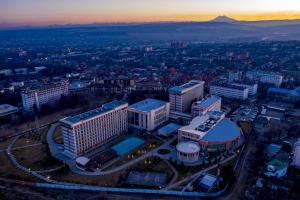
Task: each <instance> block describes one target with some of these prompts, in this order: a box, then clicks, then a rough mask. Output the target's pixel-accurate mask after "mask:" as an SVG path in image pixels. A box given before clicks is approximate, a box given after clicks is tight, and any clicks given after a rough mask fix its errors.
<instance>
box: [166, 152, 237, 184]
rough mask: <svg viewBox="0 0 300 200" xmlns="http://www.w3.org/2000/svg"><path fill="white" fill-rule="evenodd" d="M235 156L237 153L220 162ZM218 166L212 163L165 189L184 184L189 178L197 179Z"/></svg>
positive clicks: (222, 162)
mask: <svg viewBox="0 0 300 200" xmlns="http://www.w3.org/2000/svg"><path fill="white" fill-rule="evenodd" d="M235 157H236V154H234V155H233V156H231V157H229V158H227V159H225V160H223V161H221V162H220V164H224V163H226V162H228V161H230V160H232V159H234V158H235ZM217 166H218V164H214V165H212V166H210V167H208V168H206V169H203V170H201V171H199V172H197V173H195V174H192V175H190V176H187V177H185V178H184V179H181V180H180V181H177V182H175V183H173V184H171V185H168V186H167V187H166V188H165V189H167V190H170V189H172V188H175V187H177V186H180V185H181V184H183V183H185V182H188V181H189V180H192V179H195V178H197V177H199V176H200V175H202V174H204V173H206V172H208V171H209V170H211V169H214V168H216V167H217Z"/></svg>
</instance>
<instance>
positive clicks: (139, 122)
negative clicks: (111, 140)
mask: <svg viewBox="0 0 300 200" xmlns="http://www.w3.org/2000/svg"><path fill="white" fill-rule="evenodd" d="M169 112H170V103H169V102H166V101H161V100H156V99H150V98H148V99H145V100H143V101H140V102H138V103H135V104H132V105H130V106H129V107H128V123H129V125H130V126H131V127H134V128H138V129H142V130H147V131H151V130H153V129H155V128H156V127H158V126H160V125H161V124H163V123H164V122H166V121H167V120H168V119H169Z"/></svg>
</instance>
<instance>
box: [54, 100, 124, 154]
mask: <svg viewBox="0 0 300 200" xmlns="http://www.w3.org/2000/svg"><path fill="white" fill-rule="evenodd" d="M127 108H128V104H127V103H124V102H120V101H112V102H110V103H106V104H103V105H102V107H99V108H97V109H94V110H91V111H88V112H85V113H82V114H79V115H76V116H72V117H67V118H65V119H62V120H60V123H61V124H62V135H63V140H64V151H65V154H66V155H68V156H70V157H72V158H75V157H78V156H80V155H82V154H84V153H86V152H88V151H90V150H93V149H95V148H97V147H99V146H100V145H102V144H104V143H107V142H108V141H110V140H111V139H114V138H116V137H118V136H120V135H122V134H124V133H126V132H127V130H128V122H127V121H128V117H127Z"/></svg>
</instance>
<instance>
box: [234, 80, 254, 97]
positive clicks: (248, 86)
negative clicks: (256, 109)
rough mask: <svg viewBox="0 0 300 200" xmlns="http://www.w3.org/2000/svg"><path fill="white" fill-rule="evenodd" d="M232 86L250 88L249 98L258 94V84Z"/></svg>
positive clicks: (236, 84) (237, 83)
mask: <svg viewBox="0 0 300 200" xmlns="http://www.w3.org/2000/svg"><path fill="white" fill-rule="evenodd" d="M231 85H235V86H241V87H245V88H248V95H249V96H253V95H256V94H257V83H246V82H245V83H243V82H241V83H240V82H234V83H231Z"/></svg>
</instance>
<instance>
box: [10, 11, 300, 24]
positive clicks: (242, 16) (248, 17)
mask: <svg viewBox="0 0 300 200" xmlns="http://www.w3.org/2000/svg"><path fill="white" fill-rule="evenodd" d="M218 15H226V16H228V17H231V18H234V19H236V20H241V21H260V20H295V19H300V12H269V13H245V12H243V13H221V14H215V13H201V14H197V13H193V14H185V13H179V14H172V13H166V14H164V15H159V14H157V15H155V14H151V15H149V14H144V13H126V14H120V15H117V14H114V15H101V14H99V15H97V14H81V15H80V14H77V15H73V14H71V13H69V15H64V16H59V15H58V16H56V18H54V19H52V20H46V19H41V20H35V19H32V20H30V21H22V20H21V21H19V22H17V23H16V24H27V25H50V24H89V23H143V22H164V21H170V22H177V21H178V22H181V21H193V22H196V21H199V22H200V21H209V20H212V19H214V18H215V17H217V16H218Z"/></svg>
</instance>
